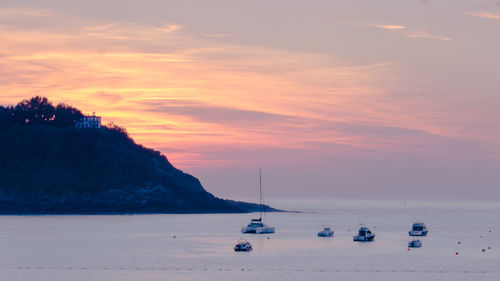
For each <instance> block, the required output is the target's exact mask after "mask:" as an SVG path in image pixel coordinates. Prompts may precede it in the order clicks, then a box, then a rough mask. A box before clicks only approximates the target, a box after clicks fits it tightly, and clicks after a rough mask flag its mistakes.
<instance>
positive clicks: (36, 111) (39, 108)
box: [14, 96, 55, 125]
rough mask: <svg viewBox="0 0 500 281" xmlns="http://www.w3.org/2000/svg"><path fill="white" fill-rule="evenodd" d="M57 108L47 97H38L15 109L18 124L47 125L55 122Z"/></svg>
mask: <svg viewBox="0 0 500 281" xmlns="http://www.w3.org/2000/svg"><path fill="white" fill-rule="evenodd" d="M54 114H55V108H54V106H52V103H51V102H50V101H49V100H48V99H47V98H46V97H40V96H36V97H33V98H31V99H29V100H28V99H26V100H23V101H21V102H20V103H18V104H17V105H16V106H15V107H14V121H15V122H16V123H25V124H27V125H31V124H46V123H49V122H50V121H52V120H54Z"/></svg>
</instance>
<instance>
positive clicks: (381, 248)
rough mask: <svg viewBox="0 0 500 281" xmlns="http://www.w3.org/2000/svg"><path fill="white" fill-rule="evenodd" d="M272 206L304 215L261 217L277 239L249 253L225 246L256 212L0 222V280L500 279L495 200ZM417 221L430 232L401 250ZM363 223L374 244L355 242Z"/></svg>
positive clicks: (258, 243)
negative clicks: (323, 232) (326, 231)
mask: <svg viewBox="0 0 500 281" xmlns="http://www.w3.org/2000/svg"><path fill="white" fill-rule="evenodd" d="M273 205H274V206H276V207H278V208H285V209H293V210H300V211H303V213H275V214H268V215H267V220H268V222H269V223H270V224H273V225H274V226H275V227H276V230H277V233H276V234H273V235H243V237H244V238H246V239H247V240H249V241H250V242H251V243H252V244H253V247H254V251H253V252H251V253H235V252H234V251H233V249H232V248H233V246H234V244H235V243H236V242H237V241H238V239H239V238H240V237H241V236H242V235H241V234H240V227H241V226H242V224H245V223H246V222H247V221H248V220H249V219H250V218H252V217H255V215H254V214H236V215H132V216H0V222H1V226H2V227H1V228H0V249H2V251H1V252H2V253H1V254H0V280H10V281H15V280H22V281H29V280H52V281H59V280H61V281H62V280H64V281H66V280H356V281H358V280H363V279H364V280H384V281H385V280H419V281H421V280H500V248H499V247H500V243H499V242H498V240H497V239H498V238H499V237H500V235H499V233H500V204H499V203H498V202H489V203H472V202H461V203H456V202H455V203H452V202H407V203H404V202H403V201H319V200H307V201H291V200H287V201H284V200H283V201H278V202H273ZM416 219H419V220H423V221H424V222H425V223H426V224H427V226H428V228H429V230H430V234H429V236H428V237H425V238H423V247H422V248H420V249H412V250H411V251H408V248H407V243H408V235H407V233H408V230H409V228H410V225H411V223H412V222H413V221H414V220H416ZM360 223H364V224H365V225H367V226H369V227H371V228H372V230H373V231H374V232H375V233H376V235H377V236H376V238H375V240H376V241H375V242H373V243H354V242H352V236H353V235H354V233H355V230H357V228H358V226H359V224H360ZM326 224H328V225H331V226H332V227H333V228H334V230H335V237H334V238H318V237H316V232H317V231H319V230H320V229H321V227H322V226H323V225H326ZM490 230H491V232H489V231H490ZM174 235H175V236H176V238H173V236H174ZM267 237H270V239H267ZM481 237H482V238H481ZM458 241H461V244H458ZM488 246H491V247H492V249H491V250H486V252H482V251H481V249H483V248H485V249H487V248H488ZM456 252H458V253H459V254H458V255H456V254H455V253H456Z"/></svg>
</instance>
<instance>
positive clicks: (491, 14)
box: [465, 12, 500, 20]
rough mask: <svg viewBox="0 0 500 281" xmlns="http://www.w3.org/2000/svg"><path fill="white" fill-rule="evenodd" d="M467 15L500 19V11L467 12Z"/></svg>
mask: <svg viewBox="0 0 500 281" xmlns="http://www.w3.org/2000/svg"><path fill="white" fill-rule="evenodd" d="M465 14H466V15H469V16H473V17H479V18H484V19H490V20H500V12H465Z"/></svg>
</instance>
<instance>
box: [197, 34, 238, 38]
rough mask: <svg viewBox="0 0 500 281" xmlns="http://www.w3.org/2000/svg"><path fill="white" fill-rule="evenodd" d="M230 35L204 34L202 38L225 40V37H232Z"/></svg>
mask: <svg viewBox="0 0 500 281" xmlns="http://www.w3.org/2000/svg"><path fill="white" fill-rule="evenodd" d="M232 36H233V35H232V34H229V33H208V34H204V35H203V37H207V38H226V37H232Z"/></svg>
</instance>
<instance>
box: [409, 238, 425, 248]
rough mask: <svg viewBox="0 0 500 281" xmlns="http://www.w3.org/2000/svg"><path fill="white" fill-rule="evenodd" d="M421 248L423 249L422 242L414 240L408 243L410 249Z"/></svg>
mask: <svg viewBox="0 0 500 281" xmlns="http://www.w3.org/2000/svg"><path fill="white" fill-rule="evenodd" d="M420 247H422V242H420V240H414V241H410V242H409V243H408V248H420Z"/></svg>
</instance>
